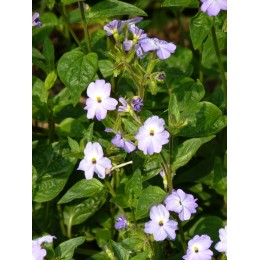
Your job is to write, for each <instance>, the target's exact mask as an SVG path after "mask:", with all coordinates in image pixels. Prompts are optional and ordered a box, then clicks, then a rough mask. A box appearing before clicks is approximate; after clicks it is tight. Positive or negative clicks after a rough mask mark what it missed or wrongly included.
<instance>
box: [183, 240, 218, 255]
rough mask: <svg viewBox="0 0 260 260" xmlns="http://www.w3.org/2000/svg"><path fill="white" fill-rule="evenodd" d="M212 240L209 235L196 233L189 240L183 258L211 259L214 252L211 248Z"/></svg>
mask: <svg viewBox="0 0 260 260" xmlns="http://www.w3.org/2000/svg"><path fill="white" fill-rule="evenodd" d="M212 242H213V241H212V240H211V239H210V237H209V236H208V235H201V236H198V235H196V236H195V237H194V238H192V239H191V240H190V241H189V242H188V249H187V252H186V255H184V256H183V257H182V258H183V259H185V260H211V256H212V255H213V252H212V251H211V250H210V249H209V248H210V245H211V244H212Z"/></svg>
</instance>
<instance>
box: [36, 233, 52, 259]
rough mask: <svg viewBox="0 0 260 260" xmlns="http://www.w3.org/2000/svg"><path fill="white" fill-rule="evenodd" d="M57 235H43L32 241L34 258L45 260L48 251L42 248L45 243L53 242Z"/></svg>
mask: <svg viewBox="0 0 260 260" xmlns="http://www.w3.org/2000/svg"><path fill="white" fill-rule="evenodd" d="M54 238H56V237H55V236H50V235H47V236H43V237H40V238H37V239H34V240H33V241H32V259H33V260H43V259H44V257H45V256H46V254H47V252H46V250H45V249H44V248H42V244H43V243H52V241H53V239H54Z"/></svg>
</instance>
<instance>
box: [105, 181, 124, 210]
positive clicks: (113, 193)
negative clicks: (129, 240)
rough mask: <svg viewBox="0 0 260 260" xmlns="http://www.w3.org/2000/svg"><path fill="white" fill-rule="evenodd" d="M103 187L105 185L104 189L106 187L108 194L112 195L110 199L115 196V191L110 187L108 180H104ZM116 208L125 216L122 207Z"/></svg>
mask: <svg viewBox="0 0 260 260" xmlns="http://www.w3.org/2000/svg"><path fill="white" fill-rule="evenodd" d="M105 185H106V187H107V189H108V191H109V193H110V194H111V195H112V197H113V198H114V197H115V196H116V192H115V190H114V189H113V187H112V185H111V183H110V182H109V180H108V179H106V178H105ZM117 206H118V208H119V210H120V211H121V212H122V213H123V214H124V215H125V211H124V209H123V208H122V207H120V206H119V205H117Z"/></svg>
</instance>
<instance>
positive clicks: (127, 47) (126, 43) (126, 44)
mask: <svg viewBox="0 0 260 260" xmlns="http://www.w3.org/2000/svg"><path fill="white" fill-rule="evenodd" d="M123 45H124V50H125V51H129V50H130V49H131V48H132V46H133V41H131V40H126V41H124V43H123Z"/></svg>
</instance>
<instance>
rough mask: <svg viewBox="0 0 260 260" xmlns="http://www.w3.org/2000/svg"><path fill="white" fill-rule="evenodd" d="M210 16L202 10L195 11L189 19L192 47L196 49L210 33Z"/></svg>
mask: <svg viewBox="0 0 260 260" xmlns="http://www.w3.org/2000/svg"><path fill="white" fill-rule="evenodd" d="M211 26H212V18H211V17H210V16H208V14H205V13H203V12H199V13H197V14H196V15H195V16H194V17H192V18H191V21H190V37H191V41H192V44H193V47H194V49H195V50H196V49H198V48H199V47H200V46H201V44H202V42H203V41H204V40H205V38H206V37H207V36H208V34H209V33H210V30H211Z"/></svg>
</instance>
